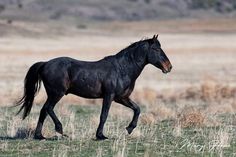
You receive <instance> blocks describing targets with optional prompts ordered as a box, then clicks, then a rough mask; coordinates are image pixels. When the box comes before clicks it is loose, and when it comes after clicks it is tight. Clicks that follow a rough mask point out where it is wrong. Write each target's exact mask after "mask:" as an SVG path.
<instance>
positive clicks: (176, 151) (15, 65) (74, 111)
mask: <svg viewBox="0 0 236 157" xmlns="http://www.w3.org/2000/svg"><path fill="white" fill-rule="evenodd" d="M0 26H1V27H0V29H1V28H2V29H4V30H1V32H5V33H4V36H3V37H1V39H0V89H1V90H0V106H1V107H0V113H1V114H0V156H4V157H5V156H117V157H120V156H145V157H148V156H235V155H236V149H235V147H236V138H235V137H236V136H235V135H236V134H235V133H236V116H235V112H236V68H235V67H236V44H235V43H236V22H235V20H232V19H220V20H202V21H200V20H191V19H189V20H176V21H175V20H169V21H161V22H153V21H144V22H106V23H99V22H96V23H88V25H87V26H86V27H85V28H79V29H75V28H70V29H68V28H67V27H66V24H64V25H62V26H60V27H58V26H56V25H55V24H48V25H45V24H37V25H36V24H33V23H21V22H19V23H13V24H12V25H10V26H8V25H7V24H2V23H0ZM156 33H159V40H160V42H161V44H162V48H163V50H164V51H165V52H166V54H167V56H168V57H169V59H170V61H171V62H172V65H173V70H172V72H171V73H169V74H167V75H165V74H162V72H161V71H160V70H159V69H156V68H155V67H153V66H151V65H148V66H147V67H145V69H144V71H143V73H142V74H141V76H140V77H139V78H138V80H137V82H136V87H135V90H134V93H133V94H132V98H133V99H134V101H136V102H137V103H139V104H140V106H141V108H142V113H141V116H140V120H139V123H138V127H137V128H136V129H135V130H134V132H133V133H132V134H131V135H128V134H127V133H126V130H125V127H126V126H127V125H128V122H129V121H130V120H131V116H132V112H131V111H130V110H129V109H126V108H124V107H123V106H120V105H118V104H115V103H113V105H112V107H111V111H110V115H109V118H108V121H107V123H106V125H105V134H106V135H108V136H109V137H110V139H109V140H106V141H94V138H95V131H96V127H97V125H98V120H99V114H100V108H101V100H86V99H83V98H79V97H76V96H73V95H68V96H66V97H64V98H63V99H62V100H61V101H60V102H59V103H58V104H57V106H56V108H55V110H56V113H57V115H58V116H59V118H60V119H61V120H62V123H63V126H64V131H65V133H66V134H68V135H69V138H68V139H59V140H53V139H49V140H46V141H35V140H33V139H32V134H33V132H34V128H35V126H36V123H37V118H38V116H39V111H40V109H41V107H42V105H43V103H44V101H45V97H46V95H45V91H44V89H41V91H40V93H39V95H38V96H37V97H36V100H35V105H34V106H33V109H32V112H31V115H30V116H29V117H28V118H27V119H26V120H25V121H22V120H21V119H20V116H15V113H16V111H17V109H18V108H12V107H11V106H12V105H14V102H15V101H16V100H17V99H18V98H19V97H20V96H21V94H22V92H23V91H22V90H23V79H24V76H25V74H26V72H27V70H28V68H29V67H30V66H31V65H32V64H33V63H34V62H37V61H42V60H43V61H47V60H49V59H51V58H55V57H59V56H69V57H73V58H76V59H79V60H98V59H101V58H103V57H104V56H106V55H111V54H115V53H117V52H119V51H120V50H121V49H123V48H125V47H126V46H128V45H129V44H131V43H132V42H135V41H138V40H140V39H144V38H146V37H152V36H153V34H156ZM44 134H45V136H47V137H53V136H54V134H55V132H54V126H53V122H52V120H51V119H50V118H47V119H46V123H45V127H44Z"/></svg>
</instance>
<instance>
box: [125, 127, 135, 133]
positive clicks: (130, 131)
mask: <svg viewBox="0 0 236 157" xmlns="http://www.w3.org/2000/svg"><path fill="white" fill-rule="evenodd" d="M126 130H127V131H128V133H129V134H131V133H132V131H133V130H134V128H133V127H126Z"/></svg>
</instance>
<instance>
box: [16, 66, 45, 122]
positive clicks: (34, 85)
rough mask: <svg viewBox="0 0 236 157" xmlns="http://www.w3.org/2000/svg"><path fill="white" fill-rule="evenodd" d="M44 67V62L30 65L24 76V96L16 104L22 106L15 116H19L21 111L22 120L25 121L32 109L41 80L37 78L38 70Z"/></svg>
mask: <svg viewBox="0 0 236 157" xmlns="http://www.w3.org/2000/svg"><path fill="white" fill-rule="evenodd" d="M43 65H44V62H38V63H35V64H34V65H32V66H31V67H30V69H29V71H28V72H27V74H26V76H25V81H24V95H23V96H22V98H21V99H20V100H19V101H18V102H17V103H16V104H17V106H18V105H22V106H21V108H20V110H19V111H18V113H17V114H19V113H20V112H21V111H22V110H23V109H24V113H23V119H25V118H26V117H27V116H28V115H29V113H30V110H31V108H32V105H33V102H34V97H35V96H36V94H37V92H38V91H39V89H40V86H41V83H40V82H41V79H40V76H39V70H40V68H41V67H42V66H43Z"/></svg>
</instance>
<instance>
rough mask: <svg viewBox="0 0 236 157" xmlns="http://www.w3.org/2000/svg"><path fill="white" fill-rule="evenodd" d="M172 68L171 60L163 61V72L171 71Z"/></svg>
mask: <svg viewBox="0 0 236 157" xmlns="http://www.w3.org/2000/svg"><path fill="white" fill-rule="evenodd" d="M171 69H172V65H171V63H170V62H169V61H165V62H163V63H162V72H163V73H165V74H166V73H168V72H170V71H171Z"/></svg>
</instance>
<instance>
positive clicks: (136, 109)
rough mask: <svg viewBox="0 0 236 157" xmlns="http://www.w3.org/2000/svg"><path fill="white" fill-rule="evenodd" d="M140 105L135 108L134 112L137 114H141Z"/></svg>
mask: <svg viewBox="0 0 236 157" xmlns="http://www.w3.org/2000/svg"><path fill="white" fill-rule="evenodd" d="M140 112H141V111H140V107H139V106H137V107H135V108H134V113H135V114H136V115H139V114H140Z"/></svg>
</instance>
